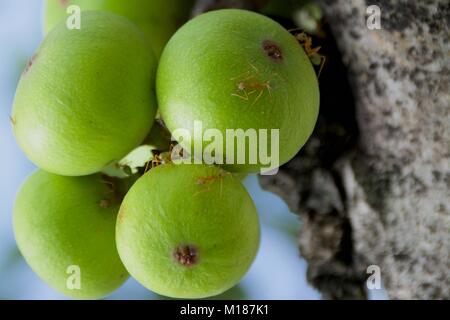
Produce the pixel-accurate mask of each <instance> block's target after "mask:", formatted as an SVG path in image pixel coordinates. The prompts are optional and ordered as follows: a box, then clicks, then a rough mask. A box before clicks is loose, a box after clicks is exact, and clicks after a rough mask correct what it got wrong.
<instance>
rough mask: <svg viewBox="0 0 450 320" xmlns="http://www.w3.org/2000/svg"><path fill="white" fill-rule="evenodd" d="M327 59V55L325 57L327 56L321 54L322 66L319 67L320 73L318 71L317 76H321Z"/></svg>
mask: <svg viewBox="0 0 450 320" xmlns="http://www.w3.org/2000/svg"><path fill="white" fill-rule="evenodd" d="M326 60H327V57H325V56H322V55H321V56H320V61H321V62H320V68H319V73H318V75H317V78H319V77H320V74H321V73H322V69H323V66H324V65H325V61H326Z"/></svg>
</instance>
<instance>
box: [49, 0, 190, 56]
mask: <svg viewBox="0 0 450 320" xmlns="http://www.w3.org/2000/svg"><path fill="white" fill-rule="evenodd" d="M70 5H78V6H79V7H80V9H81V12H83V11H90V10H105V11H109V12H112V13H115V14H119V15H122V16H124V17H126V18H128V19H130V20H131V21H133V22H134V23H136V25H138V26H139V27H140V28H141V30H142V31H143V32H144V33H145V34H146V35H147V37H148V39H149V40H150V44H151V45H152V48H153V50H154V52H155V54H156V56H157V57H159V56H160V55H161V52H162V50H163V48H164V46H165V44H166V43H167V41H169V39H170V37H171V36H172V35H173V33H174V32H175V31H176V30H177V28H178V27H179V25H181V24H182V23H183V22H184V21H185V20H187V18H188V17H189V13H190V9H191V8H192V5H193V1H191V0H151V1H142V0H68V1H61V0H47V1H46V5H45V19H44V32H45V33H48V32H49V31H50V30H51V29H52V28H53V27H54V26H55V25H56V24H57V23H58V22H60V21H61V20H62V19H66V18H67V17H68V14H67V12H66V8H67V7H68V6H70Z"/></svg>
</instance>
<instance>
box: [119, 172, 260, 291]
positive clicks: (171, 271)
mask: <svg viewBox="0 0 450 320" xmlns="http://www.w3.org/2000/svg"><path fill="white" fill-rule="evenodd" d="M116 241H117V247H118V250H119V254H120V257H121V259H122V261H123V263H124V265H125V267H126V268H127V270H128V271H129V272H130V274H131V275H132V276H133V277H134V278H135V279H136V280H138V281H139V282H140V283H141V284H142V285H144V286H145V287H147V288H148V289H150V290H153V291H155V292H157V293H159V294H162V295H165V296H169V297H175V298H202V297H208V296H213V295H217V294H220V293H222V292H224V291H225V290H227V289H229V288H231V287H232V286H234V285H235V284H236V283H237V282H238V281H239V280H240V279H241V277H242V276H243V275H244V274H245V273H246V271H247V270H248V268H249V267H250V265H251V263H252V261H253V260H254V258H255V255H256V253H257V250H258V246H259V223H258V217H257V213H256V209H255V206H254V204H253V201H252V200H251V198H250V196H249V195H248V193H247V191H246V190H245V188H244V187H243V185H242V184H241V183H240V182H239V180H238V179H237V178H235V177H233V176H232V175H231V174H229V173H227V172H225V171H223V170H221V169H219V168H217V167H213V166H206V165H174V164H166V165H162V166H159V167H156V168H154V169H151V170H150V172H148V173H147V174H145V175H144V176H142V177H141V178H140V179H139V180H138V181H137V182H136V184H135V185H134V186H133V187H132V188H131V189H130V191H129V192H128V193H127V195H126V197H125V199H124V201H123V203H122V206H121V208H120V212H119V216H118V217H117V229H116Z"/></svg>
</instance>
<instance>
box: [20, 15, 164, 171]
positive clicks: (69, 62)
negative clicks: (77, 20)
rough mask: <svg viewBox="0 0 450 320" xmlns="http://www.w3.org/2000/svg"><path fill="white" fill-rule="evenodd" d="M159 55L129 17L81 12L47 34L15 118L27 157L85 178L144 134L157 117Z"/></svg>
mask: <svg viewBox="0 0 450 320" xmlns="http://www.w3.org/2000/svg"><path fill="white" fill-rule="evenodd" d="M155 72H156V58H155V57H154V55H153V54H152V52H151V48H150V47H149V45H148V43H147V41H146V39H145V37H144V35H143V34H142V32H141V31H139V29H138V28H137V27H135V26H134V24H132V23H131V22H129V21H128V20H127V19H125V18H123V17H120V16H117V15H114V14H112V13H107V12H100V11H96V12H94V11H93V12H86V13H84V14H83V18H82V26H81V29H80V30H69V29H67V28H66V25H65V23H64V22H62V23H61V24H59V25H58V26H57V27H56V28H55V29H53V31H52V32H50V33H49V34H48V36H47V37H46V39H45V40H44V42H43V43H42V45H41V46H40V48H39V49H38V51H37V53H36V54H35V56H34V58H33V59H32V60H31V61H30V63H29V65H28V66H27V68H26V69H25V71H24V73H23V74H22V77H21V79H20V82H19V85H18V88H17V92H16V97H15V101H14V107H13V111H12V119H13V124H14V133H15V136H16V139H17V141H18V143H19V145H20V146H21V147H22V149H23V150H24V151H25V153H26V155H27V156H28V157H29V158H30V160H31V161H33V162H34V163H35V164H36V165H38V166H39V167H41V168H42V169H44V170H46V171H49V172H53V173H56V174H61V175H67V176H79V175H87V174H92V173H95V172H98V171H100V170H101V169H102V168H103V167H105V166H107V165H108V164H109V163H111V162H114V161H115V160H120V159H121V158H123V157H124V156H125V155H126V154H127V153H128V152H130V151H131V150H132V149H133V148H135V147H136V146H137V145H139V143H141V142H142V140H143V139H144V138H145V137H146V135H147V134H148V132H149V131H150V129H151V126H152V123H153V119H154V117H155V113H156V99H155V94H154V90H153V88H154V78H155Z"/></svg>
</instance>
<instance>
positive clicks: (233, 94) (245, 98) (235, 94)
mask: <svg viewBox="0 0 450 320" xmlns="http://www.w3.org/2000/svg"><path fill="white" fill-rule="evenodd" d="M242 92H243V93H244V94H245V95H244V96H241V95H240V94H237V93H232V94H231V95H232V96H235V97H239V98H241V99H242V100H245V101H248V93H247V91H246V90H245V89H244V90H242Z"/></svg>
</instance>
